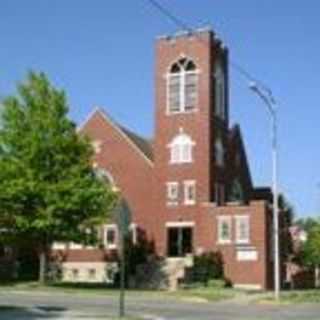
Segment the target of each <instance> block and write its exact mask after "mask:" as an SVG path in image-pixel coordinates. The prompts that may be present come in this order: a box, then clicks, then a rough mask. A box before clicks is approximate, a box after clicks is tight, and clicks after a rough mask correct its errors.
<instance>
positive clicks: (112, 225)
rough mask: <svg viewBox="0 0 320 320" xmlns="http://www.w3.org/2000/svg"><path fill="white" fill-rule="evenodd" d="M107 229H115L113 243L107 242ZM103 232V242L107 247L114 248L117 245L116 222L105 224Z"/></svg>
mask: <svg viewBox="0 0 320 320" xmlns="http://www.w3.org/2000/svg"><path fill="white" fill-rule="evenodd" d="M108 230H114V231H115V241H114V243H108V237H107V232H108ZM103 231H104V233H103V243H104V245H105V247H106V248H107V249H116V248H117V246H118V228H117V225H116V224H106V225H105V226H104V230H103Z"/></svg>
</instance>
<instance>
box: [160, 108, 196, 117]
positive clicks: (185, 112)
mask: <svg viewBox="0 0 320 320" xmlns="http://www.w3.org/2000/svg"><path fill="white" fill-rule="evenodd" d="M196 112H198V108H195V109H193V110H189V111H174V112H172V111H171V112H170V111H167V112H166V115H167V116H173V115H179V114H181V115H183V114H193V113H196Z"/></svg>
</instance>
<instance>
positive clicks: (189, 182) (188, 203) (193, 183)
mask: <svg viewBox="0 0 320 320" xmlns="http://www.w3.org/2000/svg"><path fill="white" fill-rule="evenodd" d="M190 187H192V188H193V190H192V193H193V194H194V198H193V199H190V198H188V195H189V192H188V191H189V188H190ZM183 189H184V204H185V205H186V206H192V205H195V204H196V197H197V194H196V181H195V180H185V181H184V182H183Z"/></svg>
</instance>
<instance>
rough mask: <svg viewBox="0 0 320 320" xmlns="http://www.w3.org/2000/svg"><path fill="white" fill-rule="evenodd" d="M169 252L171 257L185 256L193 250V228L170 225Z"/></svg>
mask: <svg viewBox="0 0 320 320" xmlns="http://www.w3.org/2000/svg"><path fill="white" fill-rule="evenodd" d="M167 230H168V233H167V241H168V243H167V254H168V256H169V257H184V256H186V255H188V254H191V253H192V251H193V229H192V228H190V227H170V228H168V229H167Z"/></svg>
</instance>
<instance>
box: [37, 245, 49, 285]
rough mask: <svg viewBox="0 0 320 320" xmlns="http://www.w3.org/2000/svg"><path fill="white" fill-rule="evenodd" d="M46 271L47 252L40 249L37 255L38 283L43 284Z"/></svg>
mask: <svg viewBox="0 0 320 320" xmlns="http://www.w3.org/2000/svg"><path fill="white" fill-rule="evenodd" d="M46 271H47V252H46V250H45V249H42V250H41V251H40V253H39V283H40V284H45V282H46Z"/></svg>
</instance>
